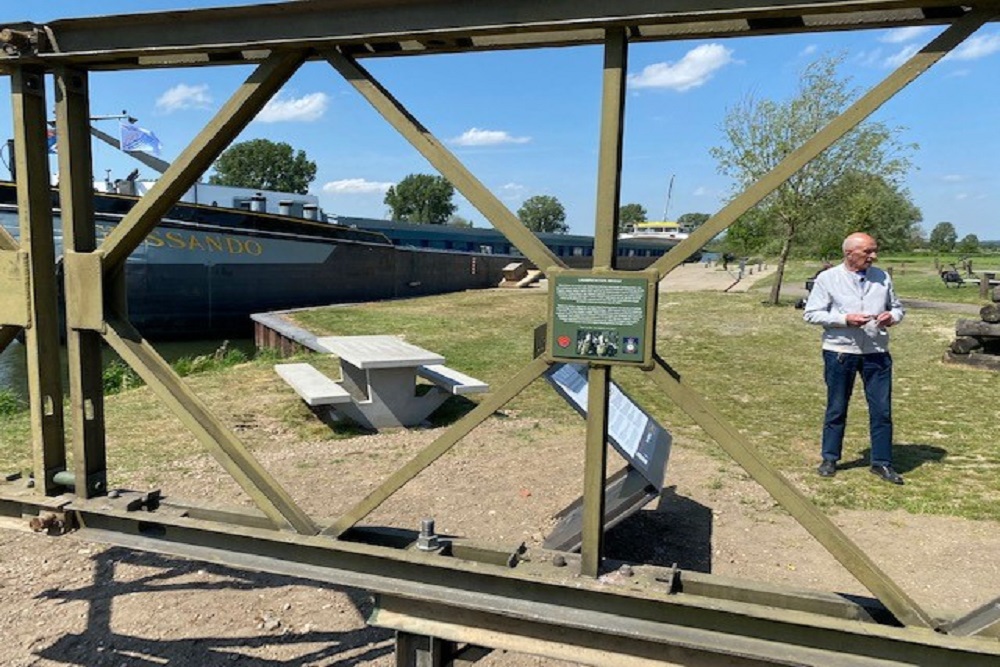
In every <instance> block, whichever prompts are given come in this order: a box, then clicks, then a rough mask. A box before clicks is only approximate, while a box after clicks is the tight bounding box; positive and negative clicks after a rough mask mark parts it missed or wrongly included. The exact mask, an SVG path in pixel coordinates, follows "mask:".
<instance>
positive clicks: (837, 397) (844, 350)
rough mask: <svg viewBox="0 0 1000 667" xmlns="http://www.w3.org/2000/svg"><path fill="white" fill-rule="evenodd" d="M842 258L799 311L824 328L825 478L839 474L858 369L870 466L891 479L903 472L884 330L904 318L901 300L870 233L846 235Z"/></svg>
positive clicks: (896, 481)
mask: <svg viewBox="0 0 1000 667" xmlns="http://www.w3.org/2000/svg"><path fill="white" fill-rule="evenodd" d="M843 249H844V261H843V263H841V264H838V265H837V266H834V267H831V268H829V269H827V270H826V271H823V272H822V273H820V274H819V275H818V276H816V282H815V284H814V285H813V288H812V291H811V292H810V293H809V299H808V300H807V301H806V307H805V312H804V314H803V318H804V319H805V321H806V322H809V323H810V324H818V325H820V326H822V327H823V369H824V370H823V377H824V379H825V380H826V415H825V417H824V419H823V447H822V455H823V462H822V463H821V464H820V466H819V470H818V472H819V474H820V476H822V477H833V476H834V475H836V474H837V461H839V460H840V455H841V449H842V447H843V443H844V428H845V427H846V425H847V407H848V404H849V403H850V401H851V394H852V392H853V391H854V380H855V378H856V377H857V375H858V374H859V373H860V374H861V380H862V382H863V383H864V388H865V398H866V399H867V400H868V414H869V417H870V431H871V433H870V437H871V472H872V473H873V474H875V475H877V476H878V477H880V478H881V479H884V480H885V481H887V482H891V483H893V484H902V483H903V478H902V477H901V476H900V475H899V473H897V472H896V471H895V470H893V468H892V405H891V403H892V357H891V356H890V355H889V332H888V331H887V329H888V328H889V327H891V326H893V325H894V324H898V323H899V321H900V320H902V319H903V304H902V303H901V302H900V301H899V298H898V297H897V296H896V292H895V290H894V289H893V287H892V279H891V278H889V276H888V275H887V274H886V273H885V271H882V270H881V269H877V268H875V267H874V266H872V264H873V263H874V262H875V260H876V259H878V244H877V243H876V242H875V239H873V238H872V237H871V236H869V235H868V234H864V233H861V232H858V233H855V234H851V235H850V236H848V237H847V238H846V239H844V245H843Z"/></svg>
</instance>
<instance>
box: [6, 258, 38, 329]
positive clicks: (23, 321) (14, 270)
mask: <svg viewBox="0 0 1000 667" xmlns="http://www.w3.org/2000/svg"><path fill="white" fill-rule="evenodd" d="M29 275H30V273H29V272H28V253H26V252H24V251H23V250H0V324H2V325H8V324H9V325H12V326H18V327H23V328H27V327H29V326H31V309H30V308H28V304H30V303H31V281H30V279H29V278H28V276H29Z"/></svg>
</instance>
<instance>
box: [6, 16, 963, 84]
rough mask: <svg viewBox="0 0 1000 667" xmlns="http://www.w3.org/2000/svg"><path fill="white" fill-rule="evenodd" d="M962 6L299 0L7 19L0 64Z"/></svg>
mask: <svg viewBox="0 0 1000 667" xmlns="http://www.w3.org/2000/svg"><path fill="white" fill-rule="evenodd" d="M965 4H975V3H965ZM961 11H962V9H961V5H960V4H959V3H956V2H955V1H954V0H870V1H865V0H812V1H809V2H805V1H799V2H795V1H788V0H771V1H770V2H754V1H752V0H714V1H712V2H703V1H702V0H617V1H616V2H606V1H605V0H548V1H547V2H537V1H535V0H478V1H477V2H457V1H451V2H441V1H439V0H306V1H302V0H300V1H299V2H294V3H293V2H283V3H267V4H258V5H250V6H245V7H228V8H213V9H201V10H186V11H185V10H182V11H177V10H171V11H163V12H147V13H142V14H130V15H120V16H104V17H93V18H77V19H65V20H57V21H52V22H50V23H48V24H46V25H45V26H44V28H42V27H38V28H37V29H35V30H32V28H31V26H30V25H29V26H27V27H26V26H23V25H13V26H10V27H11V28H12V31H11V32H10V33H8V35H7V39H8V42H7V43H8V45H9V46H10V47H11V51H12V53H14V54H15V55H14V56H8V58H3V57H0V69H2V68H3V67H4V66H5V60H16V58H17V57H18V56H20V57H24V58H40V59H42V60H43V61H46V62H50V63H52V64H53V65H54V64H56V63H58V62H67V61H68V62H78V63H80V64H81V66H82V65H83V64H84V63H86V66H87V67H88V68H93V69H114V68H122V69H124V68H136V67H157V66H160V67H181V66H199V65H202V66H207V65H217V64H222V63H245V62H247V61H248V60H252V59H254V58H259V57H260V50H261V49H281V48H314V49H324V48H327V49H328V48H333V47H338V46H344V47H346V48H350V49H351V51H352V53H356V54H357V55H358V57H362V56H393V55H400V54H420V53H441V52H463V51H476V50H495V49H510V48H539V47H546V46H564V45H573V44H600V43H602V42H603V41H604V31H605V30H608V29H611V28H628V29H629V30H631V31H632V33H633V36H632V38H631V39H632V41H647V40H663V39H699V38H718V37H730V36H749V35H773V34H793V33H801V32H815V31H821V30H844V29H859V28H874V27H878V28H884V27H892V26H905V25H925V24H928V23H945V22H947V21H948V20H950V19H953V18H955V17H956V16H957V15H959V14H960V13H961ZM12 18H16V17H12ZM0 27H3V26H0Z"/></svg>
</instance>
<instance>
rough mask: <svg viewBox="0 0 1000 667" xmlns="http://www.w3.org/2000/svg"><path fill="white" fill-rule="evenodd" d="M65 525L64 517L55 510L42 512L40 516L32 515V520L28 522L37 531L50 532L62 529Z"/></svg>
mask: <svg viewBox="0 0 1000 667" xmlns="http://www.w3.org/2000/svg"><path fill="white" fill-rule="evenodd" d="M65 525H66V524H65V522H64V521H63V518H62V517H61V516H59V515H58V514H54V513H53V512H42V513H41V514H39V515H38V516H35V517H31V520H30V521H29V522H28V526H29V527H30V528H31V529H32V530H33V531H35V532H36V533H40V532H42V531H45V530H47V531H50V532H51V531H60V530H62V529H63V528H64V527H65Z"/></svg>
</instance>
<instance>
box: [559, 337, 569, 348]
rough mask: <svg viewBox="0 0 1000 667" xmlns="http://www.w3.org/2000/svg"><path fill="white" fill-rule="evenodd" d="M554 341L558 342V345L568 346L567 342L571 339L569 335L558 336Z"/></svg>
mask: <svg viewBox="0 0 1000 667" xmlns="http://www.w3.org/2000/svg"><path fill="white" fill-rule="evenodd" d="M556 342H557V343H559V347H569V344H570V343H571V342H573V341H571V340H570V338H569V336H559V338H557V339H556Z"/></svg>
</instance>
